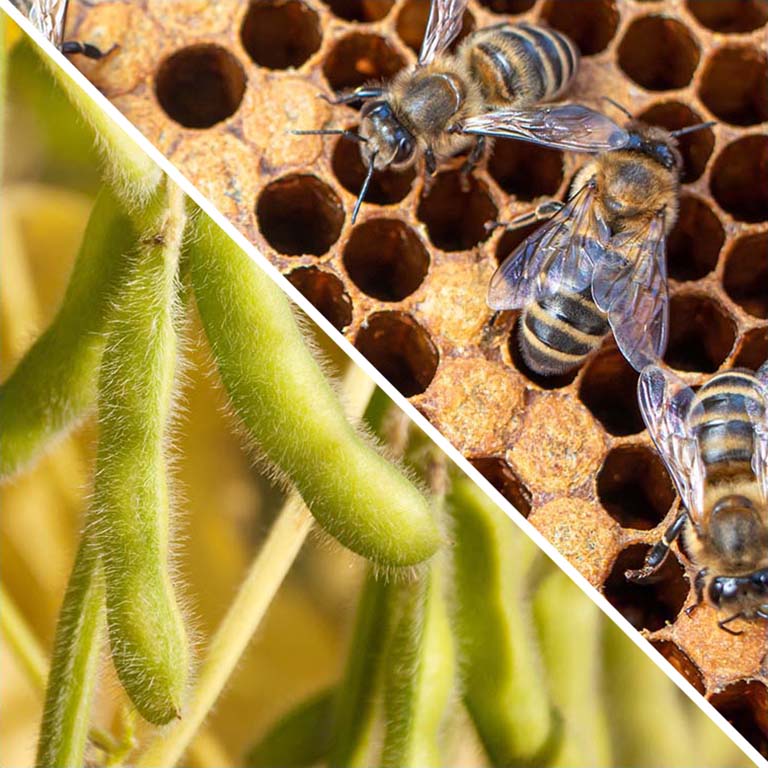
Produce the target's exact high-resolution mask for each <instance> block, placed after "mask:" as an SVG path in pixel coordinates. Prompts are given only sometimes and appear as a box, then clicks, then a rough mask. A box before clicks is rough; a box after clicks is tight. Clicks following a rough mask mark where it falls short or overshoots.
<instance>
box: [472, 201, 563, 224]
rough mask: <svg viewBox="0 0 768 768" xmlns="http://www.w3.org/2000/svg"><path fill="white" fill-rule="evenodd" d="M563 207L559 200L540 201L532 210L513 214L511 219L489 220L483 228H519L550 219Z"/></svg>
mask: <svg viewBox="0 0 768 768" xmlns="http://www.w3.org/2000/svg"><path fill="white" fill-rule="evenodd" d="M564 207H565V203H561V202H560V201H559V200H547V202H546V203H540V204H539V205H537V206H536V207H535V208H534V209H533V210H532V211H528V212H526V213H521V214H520V215H519V216H515V218H514V219H512V221H489V222H487V223H486V225H485V228H486V229H487V230H492V229H496V228H497V227H504V228H505V229H520V227H527V226H528V225H529V224H534V223H536V222H537V221H544V220H545V219H551V218H552V217H553V216H554V215H555V214H556V213H559V212H560V211H561V210H562V209H563V208H564Z"/></svg>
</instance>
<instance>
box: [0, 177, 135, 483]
mask: <svg viewBox="0 0 768 768" xmlns="http://www.w3.org/2000/svg"><path fill="white" fill-rule="evenodd" d="M134 242H135V230H134V228H133V226H132V224H131V221H130V219H129V218H128V217H127V216H126V215H125V214H124V213H123V211H122V210H121V207H120V205H119V204H118V202H117V200H116V199H115V197H114V196H113V195H112V194H111V193H110V192H109V191H107V190H104V191H102V192H101V194H100V195H99V196H98V198H97V200H96V203H95V204H94V207H93V211H92V212H91V216H90V219H89V221H88V226H87V227H86V230H85V235H84V238H83V244H82V246H81V248H80V253H79V254H78V257H77V261H76V262H75V266H74V270H73V272H72V275H71V277H70V280H69V285H68V286H67V291H66V294H65V296H64V300H63V302H62V304H61V307H60V308H59V311H58V313H57V314H56V317H55V318H54V320H53V322H52V323H51V324H50V326H49V327H48V328H47V330H46V331H44V332H43V334H42V335H41V336H40V337H39V338H38V339H37V341H35V343H34V344H33V345H32V347H31V348H30V349H29V350H28V351H27V353H26V354H25V355H24V357H23V358H22V359H21V361H20V362H19V364H18V365H17V366H16V368H15V369H14V371H13V373H11V375H10V376H9V377H8V379H6V381H5V382H3V384H2V385H0V424H2V425H3V428H2V433H1V434H0V478H6V477H9V476H12V475H14V474H15V473H17V472H19V471H20V470H22V469H24V468H25V467H26V466H27V465H29V464H30V463H31V462H32V461H33V460H34V459H35V458H37V457H38V456H39V455H40V453H41V452H42V451H43V450H44V448H45V447H46V446H47V445H48V444H49V443H50V442H51V440H53V439H54V438H55V437H56V436H57V435H58V434H60V433H62V432H64V431H65V430H66V429H67V428H69V427H71V426H72V425H73V424H74V423H76V422H77V420H78V419H79V418H81V417H82V416H83V414H84V413H85V412H86V411H87V410H88V409H89V408H90V407H91V406H92V405H93V403H94V402H95V400H96V382H97V378H98V367H99V363H100V362H101V355H102V351H103V348H104V325H105V323H106V318H107V315H108V313H109V311H110V307H111V302H112V300H113V298H114V293H115V288H116V286H117V285H118V284H119V282H120V280H121V278H122V275H123V273H124V268H125V260H126V254H127V252H128V251H129V250H130V248H131V247H132V246H133V244H134Z"/></svg>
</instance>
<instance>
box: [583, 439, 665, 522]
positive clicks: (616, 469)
mask: <svg viewBox="0 0 768 768" xmlns="http://www.w3.org/2000/svg"><path fill="white" fill-rule="evenodd" d="M597 495H598V496H599V498H600V502H601V504H602V505H603V507H605V510H606V512H608V514H609V515H610V516H611V517H612V518H613V519H614V520H616V522H617V523H619V525H621V527H622V528H632V529H635V530H640V531H649V530H651V529H652V528H655V527H656V526H657V525H658V524H659V523H660V522H661V521H662V520H663V519H664V518H665V517H666V514H667V512H668V511H669V508H670V507H671V506H672V502H673V501H674V500H675V490H674V488H673V486H672V481H671V480H670V479H669V475H668V474H667V470H666V469H664V464H663V463H662V461H661V459H660V458H659V456H658V454H657V453H656V452H655V451H654V450H652V449H651V448H647V447H646V446H644V445H622V446H619V447H617V448H614V449H613V450H611V452H610V453H609V454H608V456H607V457H606V459H605V462H604V463H603V466H602V468H601V469H600V472H599V474H598V475H597Z"/></svg>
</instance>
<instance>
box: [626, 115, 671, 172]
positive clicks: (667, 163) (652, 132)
mask: <svg viewBox="0 0 768 768" xmlns="http://www.w3.org/2000/svg"><path fill="white" fill-rule="evenodd" d="M627 131H628V133H629V141H628V142H627V144H626V145H625V146H624V147H622V149H626V150H630V151H635V152H640V153H641V154H643V155H645V156H646V157H649V158H650V159H651V160H653V161H654V162H656V163H658V164H659V165H660V166H661V167H662V168H665V169H666V170H668V171H675V172H677V173H678V174H679V173H680V172H681V171H682V168H683V158H682V155H681V154H680V150H679V149H678V146H677V138H676V136H675V133H674V132H673V133H670V132H669V131H665V130H664V129H663V128H656V127H654V126H649V125H645V124H643V123H638V122H636V121H632V122H630V124H629V125H628V126H627Z"/></svg>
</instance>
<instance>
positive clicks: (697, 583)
mask: <svg viewBox="0 0 768 768" xmlns="http://www.w3.org/2000/svg"><path fill="white" fill-rule="evenodd" d="M708 573H709V570H708V569H707V568H702V569H701V570H700V571H699V572H698V573H697V574H696V578H695V579H694V581H693V592H694V594H695V595H696V602H695V603H694V604H693V605H689V606H688V607H687V608H686V609H685V615H686V616H690V615H691V614H692V613H693V612H694V611H695V610H696V609H697V608H698V607H699V606H700V605H701V604H702V603H703V602H704V582H705V581H706V578H707V574H708Z"/></svg>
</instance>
